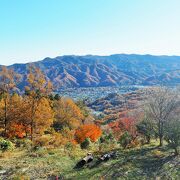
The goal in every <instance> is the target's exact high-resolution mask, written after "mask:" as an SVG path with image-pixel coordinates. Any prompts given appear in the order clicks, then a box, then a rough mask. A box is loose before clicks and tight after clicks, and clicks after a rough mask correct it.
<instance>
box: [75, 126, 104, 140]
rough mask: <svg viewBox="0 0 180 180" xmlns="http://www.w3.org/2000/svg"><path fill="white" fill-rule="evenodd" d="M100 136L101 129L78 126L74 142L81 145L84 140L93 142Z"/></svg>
mask: <svg viewBox="0 0 180 180" xmlns="http://www.w3.org/2000/svg"><path fill="white" fill-rule="evenodd" d="M101 134H102V131H101V129H100V128H99V127H98V126H96V125H94V124H85V125H82V126H80V128H78V129H77V130H76V132H75V140H76V141H77V142H78V143H82V142H83V141H84V140H85V139H86V138H89V139H90V140H91V141H92V142H95V141H96V140H97V139H98V138H99V137H100V136H101Z"/></svg>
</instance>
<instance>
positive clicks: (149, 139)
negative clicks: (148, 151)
mask: <svg viewBox="0 0 180 180" xmlns="http://www.w3.org/2000/svg"><path fill="white" fill-rule="evenodd" d="M150 142H151V137H149V136H147V144H150Z"/></svg>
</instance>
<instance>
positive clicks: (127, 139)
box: [119, 131, 132, 149]
mask: <svg viewBox="0 0 180 180" xmlns="http://www.w3.org/2000/svg"><path fill="white" fill-rule="evenodd" d="M131 140H132V136H131V135H130V134H129V132H128V131H126V132H125V133H124V134H123V135H122V136H121V137H120V139H119V143H120V144H121V146H122V147H123V148H124V149H125V148H126V147H127V146H128V145H129V144H130V143H131Z"/></svg>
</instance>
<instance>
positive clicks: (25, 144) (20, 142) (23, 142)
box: [14, 139, 32, 149]
mask: <svg viewBox="0 0 180 180" xmlns="http://www.w3.org/2000/svg"><path fill="white" fill-rule="evenodd" d="M14 143H15V145H16V147H18V148H26V149H30V148H31V146H32V142H31V140H29V139H15V140H14Z"/></svg>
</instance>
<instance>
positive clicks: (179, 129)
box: [165, 117, 180, 155]
mask: <svg viewBox="0 0 180 180" xmlns="http://www.w3.org/2000/svg"><path fill="white" fill-rule="evenodd" d="M165 140H166V141H167V142H168V144H169V146H170V147H171V148H173V149H174V151H175V155H178V154H179V147H180V120H179V118H178V117H176V118H174V119H172V120H170V121H169V122H168V123H166V125H165Z"/></svg>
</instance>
